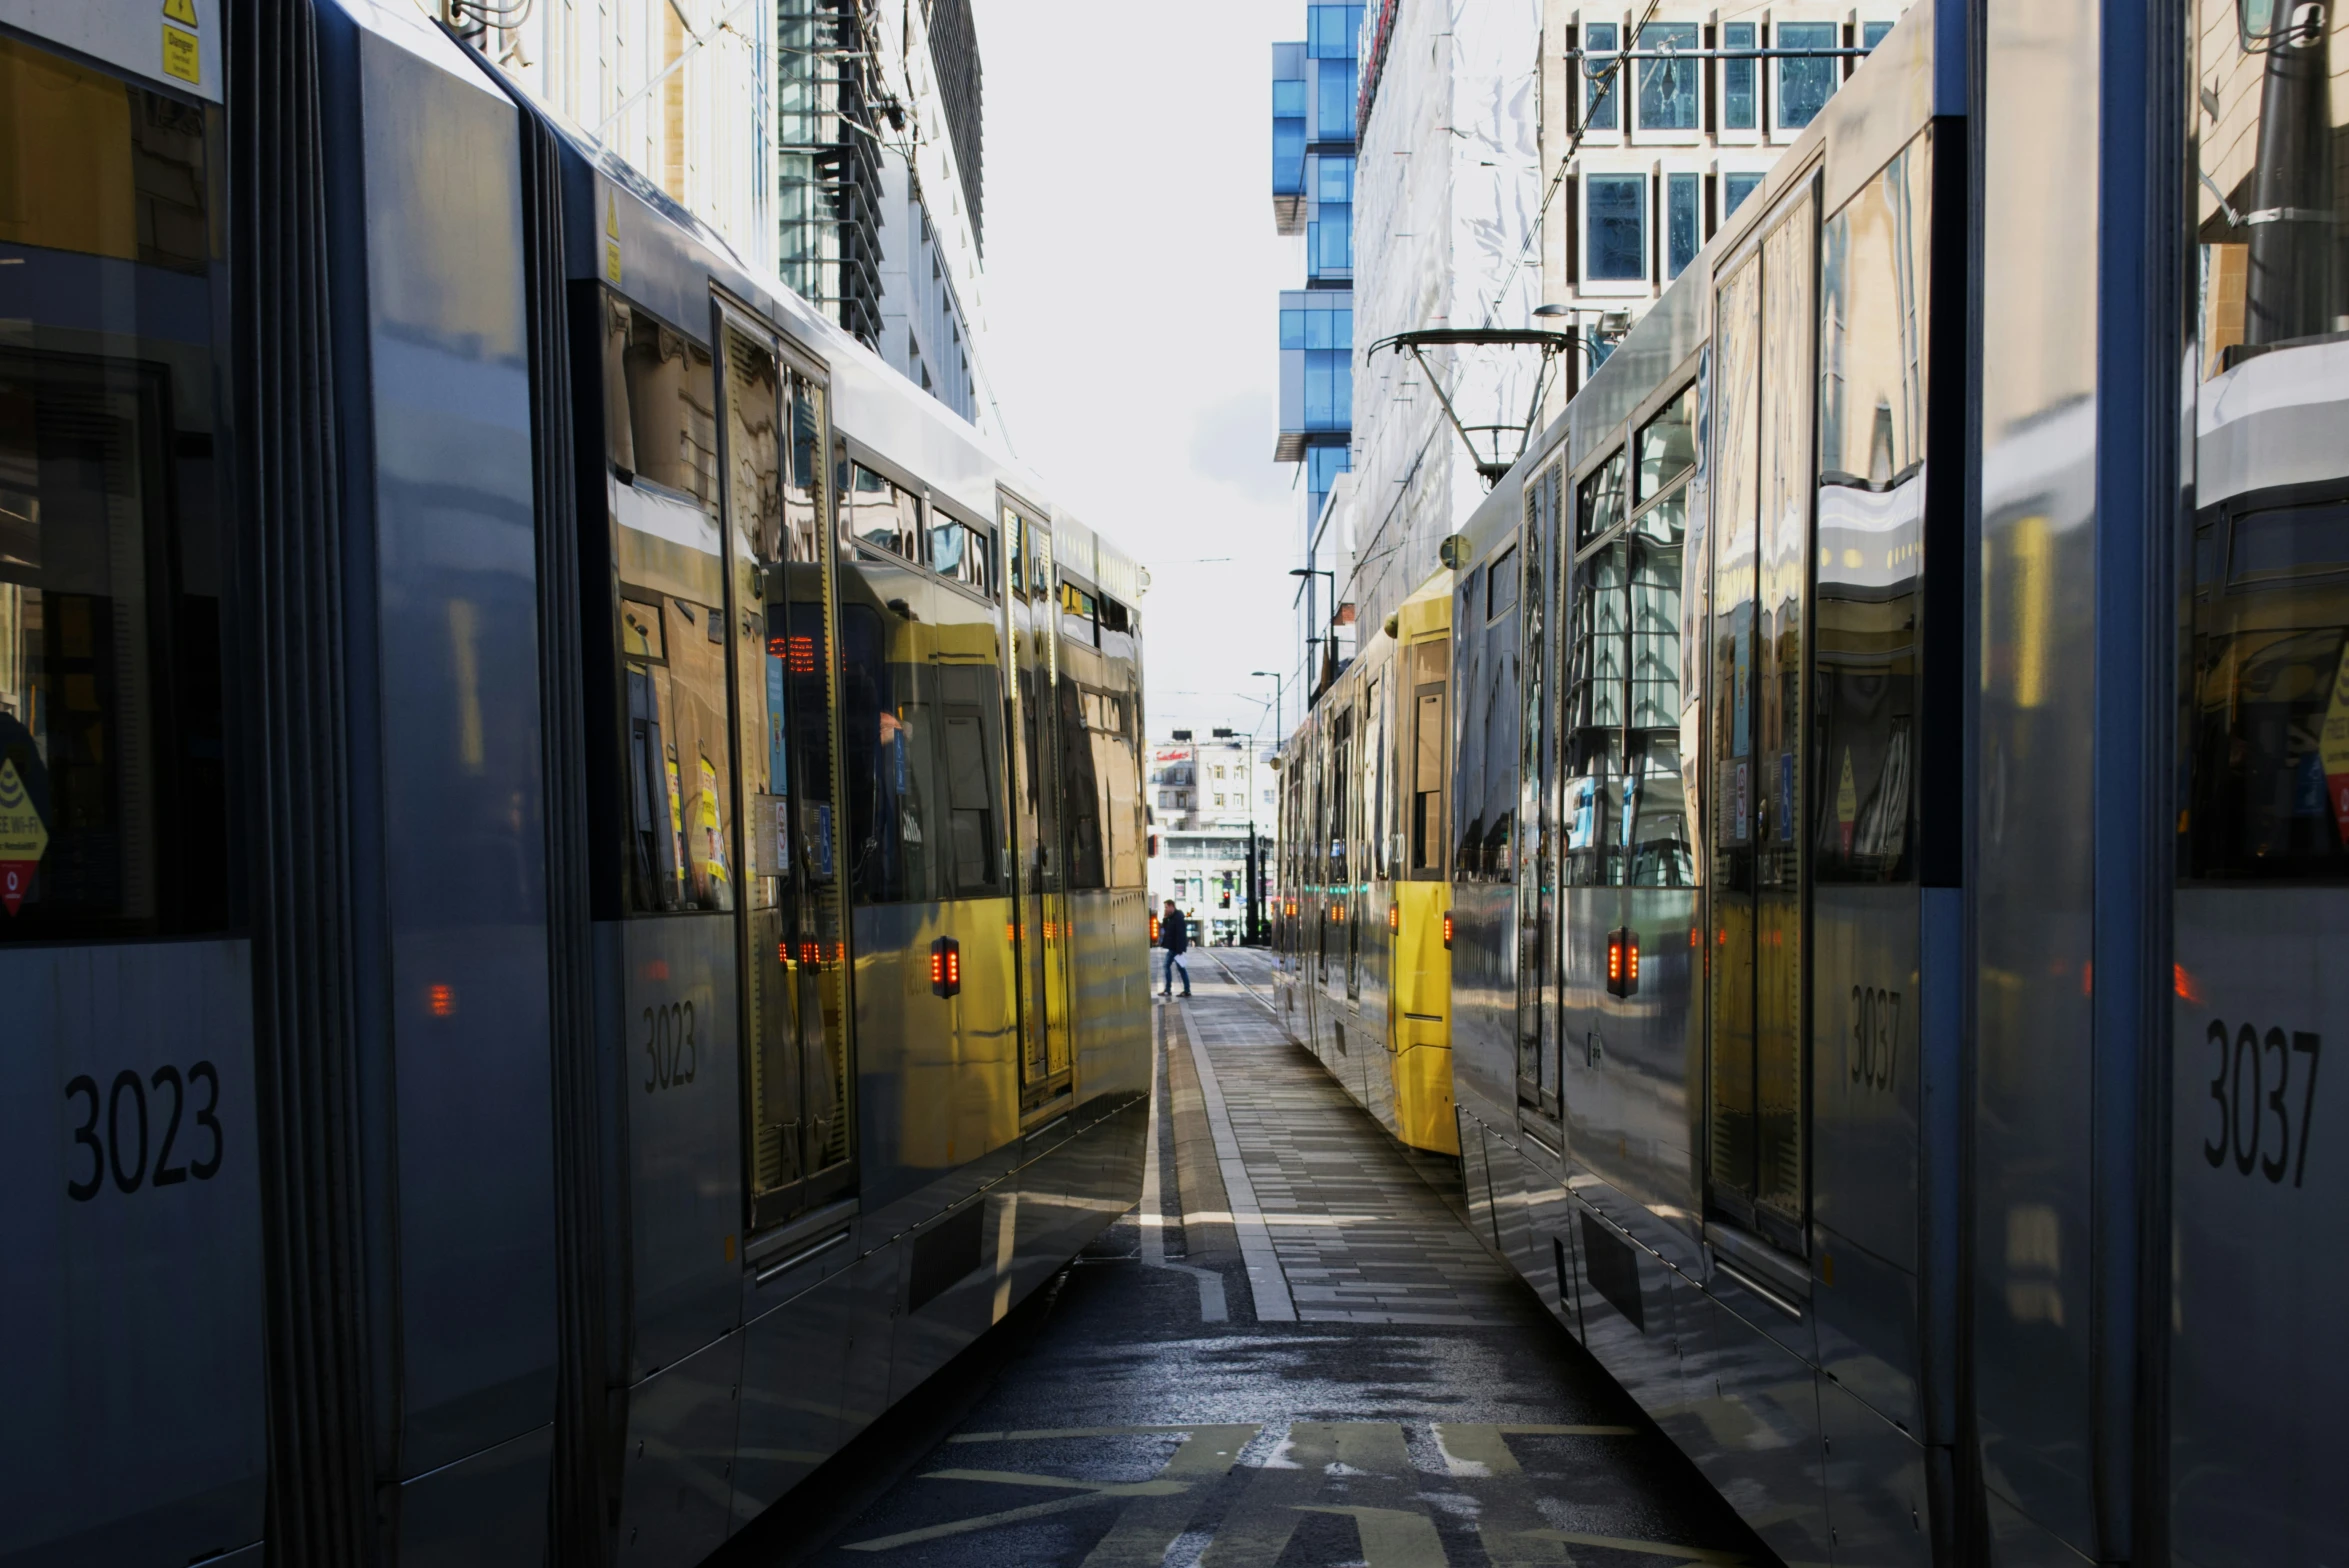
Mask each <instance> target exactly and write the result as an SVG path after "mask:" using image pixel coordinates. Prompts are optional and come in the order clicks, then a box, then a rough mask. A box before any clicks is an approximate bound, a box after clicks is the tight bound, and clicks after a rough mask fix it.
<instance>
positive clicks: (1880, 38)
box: [1860, 22, 1892, 49]
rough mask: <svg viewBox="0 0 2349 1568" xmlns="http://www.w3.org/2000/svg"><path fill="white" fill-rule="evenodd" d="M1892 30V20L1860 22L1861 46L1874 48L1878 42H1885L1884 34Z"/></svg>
mask: <svg viewBox="0 0 2349 1568" xmlns="http://www.w3.org/2000/svg"><path fill="white" fill-rule="evenodd" d="M1891 31H1892V24H1891V23H1890V22H1862V23H1861V24H1860V47H1861V48H1862V49H1874V48H1875V47H1876V46H1877V45H1878V44H1880V43H1882V42H1884V35H1885V34H1886V33H1889V32H1891Z"/></svg>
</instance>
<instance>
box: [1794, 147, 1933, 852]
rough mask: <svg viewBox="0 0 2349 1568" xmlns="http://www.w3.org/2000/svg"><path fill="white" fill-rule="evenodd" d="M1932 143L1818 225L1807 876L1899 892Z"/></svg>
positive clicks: (1912, 676) (1918, 534) (1912, 715)
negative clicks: (1894, 884)
mask: <svg viewBox="0 0 2349 1568" xmlns="http://www.w3.org/2000/svg"><path fill="white" fill-rule="evenodd" d="M1927 156H1928V152H1927V144H1926V143H1925V142H1924V141H1923V140H1922V139H1919V140H1917V141H1913V142H1911V143H1910V144H1909V145H1908V147H1906V148H1905V149H1903V150H1902V151H1901V152H1900V153H1899V154H1898V155H1897V156H1895V157H1894V158H1893V160H1892V161H1891V162H1890V163H1888V164H1887V165H1886V166H1885V167H1884V169H1883V171H1882V172H1881V173H1879V174H1878V175H1877V176H1876V177H1875V178H1873V179H1872V180H1870V181H1869V182H1868V183H1867V184H1866V185H1865V186H1863V187H1861V189H1860V190H1859V191H1858V192H1857V193H1856V194H1855V195H1854V196H1853V197H1852V199H1851V200H1850V201H1848V202H1846V203H1845V204H1844V205H1843V207H1842V208H1840V209H1839V210H1838V211H1837V212H1836V213H1835V214H1834V216H1832V217H1830V218H1829V219H1828V220H1827V222H1826V224H1825V225H1824V226H1823V227H1822V229H1821V231H1820V236H1819V243H1820V278H1819V330H1820V341H1819V495H1818V525H1817V526H1818V543H1817V564H1816V567H1815V573H1816V578H1817V590H1816V593H1817V597H1816V601H1815V605H1814V608H1813V611H1812V638H1813V648H1812V658H1813V661H1814V662H1813V673H1812V701H1811V720H1810V722H1811V725H1812V732H1813V733H1812V741H1811V756H1812V758H1813V762H1812V764H1811V765H1812V766H1813V767H1814V768H1816V769H1817V770H1818V774H1817V778H1816V784H1815V787H1814V788H1812V789H1811V790H1810V791H1809V797H1810V801H1809V808H1808V809H1809V815H1810V824H1811V825H1810V829H1809V833H1808V837H1809V841H1810V857H1811V874H1812V877H1813V879H1814V880H1815V881H1817V882H1820V883H1838V882H1891V881H1901V880H1906V879H1907V878H1908V877H1909V876H1910V875H1911V871H1912V868H1913V866H1914V864H1915V856H1914V854H1913V853H1912V849H1913V845H1914V841H1915V837H1916V833H1915V825H1914V820H1913V819H1914V817H1915V814H1916V810H1915V798H1916V783H1917V781H1916V777H1915V773H1916V769H1915V765H1914V757H1915V751H1916V733H1915V730H1916V701H1917V689H1916V685H1917V681H1916V677H1917V647H1916V624H1917V613H1918V590H1919V572H1920V569H1921V567H1922V565H1923V561H1924V547H1923V537H1924V536H1923V532H1922V530H1923V521H1924V519H1923V507H1924V476H1923V473H1922V468H1923V462H1924V441H1925V386H1926V382H1925V375H1926V365H1925V350H1926V346H1927V345H1926V339H1925V335H1924V330H1923V329H1924V323H1925V300H1926V294H1925V290H1926V287H1927V281H1928V280H1927V278H1926V266H1927V262H1928V255H1927V251H1926V240H1925V231H1926V213H1925V204H1926V201H1927V199H1928V192H1929V189H1930V187H1929V184H1928V182H1927V178H1926V160H1927Z"/></svg>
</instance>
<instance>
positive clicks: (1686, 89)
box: [1639, 22, 1704, 131]
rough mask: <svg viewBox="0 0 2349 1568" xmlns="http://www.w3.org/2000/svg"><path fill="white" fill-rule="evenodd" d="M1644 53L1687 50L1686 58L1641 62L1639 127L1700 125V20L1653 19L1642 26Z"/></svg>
mask: <svg viewBox="0 0 2349 1568" xmlns="http://www.w3.org/2000/svg"><path fill="white" fill-rule="evenodd" d="M1639 47H1640V51H1641V52H1642V53H1646V52H1648V51H1651V50H1653V51H1656V52H1658V53H1662V54H1667V55H1668V54H1672V53H1674V52H1676V51H1686V54H1687V58H1685V59H1662V60H1642V61H1640V62H1639V128H1640V129H1641V130H1643V131H1693V130H1695V129H1696V128H1697V82H1698V80H1699V79H1700V76H1701V73H1702V71H1703V69H1704V66H1703V62H1702V61H1701V60H1700V59H1699V58H1698V56H1697V24H1696V23H1694V22H1651V23H1649V24H1648V25H1647V26H1645V27H1643V28H1641V29H1640V30H1639Z"/></svg>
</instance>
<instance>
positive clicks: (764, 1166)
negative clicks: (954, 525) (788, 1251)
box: [721, 317, 853, 1230]
mask: <svg viewBox="0 0 2349 1568" xmlns="http://www.w3.org/2000/svg"><path fill="white" fill-rule="evenodd" d="M721 339H722V343H723V352H724V356H725V367H724V387H725V409H724V441H725V446H724V449H723V452H722V454H721V458H722V461H723V463H724V465H725V474H726V482H725V486H724V490H725V503H726V512H727V538H728V571H729V575H730V578H731V587H732V590H733V593H732V606H733V614H732V619H733V623H734V624H733V627H732V637H731V639H730V640H731V642H732V644H733V655H734V656H733V661H732V662H733V684H734V702H735V723H736V745H737V747H738V748H739V756H740V759H741V760H740V767H739V769H738V770H737V777H738V780H739V785H738V787H739V788H740V790H741V797H742V798H741V803H740V806H739V808H738V809H737V811H736V813H735V820H736V821H738V822H740V823H742V824H743V835H742V839H743V842H742V845H741V860H740V864H741V866H742V868H743V889H744V896H743V897H742V899H741V900H740V902H739V904H738V906H737V908H738V920H739V924H740V937H741V942H742V949H743V951H742V962H741V969H740V973H741V976H742V995H741V998H740V1005H741V1008H742V1018H743V1033H742V1038H743V1040H744V1042H745V1049H744V1053H743V1055H744V1072H745V1114H746V1118H747V1120H748V1122H749V1138H750V1176H751V1228H752V1229H753V1230H757V1229H760V1228H763V1227H765V1226H767V1225H771V1224H774V1223H777V1222H779V1221H781V1220H785V1219H788V1218H789V1217H790V1216H791V1215H793V1214H795V1213H797V1212H799V1211H800V1210H802V1209H806V1208H809V1207H811V1206H813V1205H814V1204H816V1203H820V1202H822V1201H824V1200H825V1199H827V1198H829V1197H831V1196H833V1195H834V1194H835V1193H837V1192H839V1191H840V1190H842V1189H844V1188H845V1187H847V1186H848V1185H849V1184H850V1182H851V1181H852V1180H853V1168H852V1166H851V1165H850V1163H849V1155H850V1152H851V1151H850V1146H849V1144H850V1140H849V1129H850V1127H851V1125H852V1123H853V1119H852V1117H851V1115H850V1106H849V1088H850V1084H849V1079H850V1074H849V1052H848V1039H847V1033H848V1017H849V1012H848V1005H847V1002H848V999H847V987H846V985H845V980H844V977H845V974H846V967H847V954H846V952H845V950H844V943H845V941H846V926H847V921H846V918H845V915H844V912H843V909H842V907H841V898H842V893H841V885H840V875H841V868H840V866H839V864H838V857H837V852H836V842H837V840H836V829H835V824H836V823H837V821H838V820H839V813H838V810H837V802H838V801H839V799H840V780H839V778H838V776H837V768H838V753H837V749H836V747H835V745H834V733H835V730H834V715H835V712H836V706H837V693H836V689H835V687H834V684H833V683H834V680H835V679H836V675H835V670H836V666H837V663H838V661H837V660H836V659H834V658H832V657H831V656H830V649H831V646H832V636H833V626H832V618H833V611H832V595H831V593H830V591H829V588H830V584H831V581H832V555H833V544H832V539H831V530H830V529H829V528H828V527H826V526H825V519H826V517H827V516H828V515H829V512H830V508H829V506H828V505H827V504H826V503H827V501H828V500H829V499H830V498H829V497H827V496H826V495H825V494H824V489H823V486H824V465H823V461H822V455H823V453H824V452H825V450H826V449H827V447H828V446H829V441H828V438H827V432H826V429H825V417H824V387H823V384H822V382H821V381H820V380H818V379H817V378H816V377H815V376H814V375H813V374H811V373H810V372H809V371H808V370H807V369H805V368H802V367H799V366H796V365H794V364H792V363H791V362H790V361H789V360H788V358H787V357H785V356H782V355H780V354H779V353H778V350H777V346H776V344H775V343H774V341H773V339H771V338H769V337H768V336H766V335H765V334H764V333H763V332H762V331H760V330H759V329H757V328H754V327H749V326H747V325H746V324H744V323H742V322H740V321H739V320H736V319H734V318H731V317H729V318H728V319H727V321H726V325H725V329H724V331H723V332H722V333H721Z"/></svg>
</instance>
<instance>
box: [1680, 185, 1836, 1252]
mask: <svg viewBox="0 0 2349 1568" xmlns="http://www.w3.org/2000/svg"><path fill="white" fill-rule="evenodd" d="M1816 234H1817V213H1816V205H1815V200H1814V197H1813V196H1812V195H1811V193H1810V192H1809V191H1807V190H1806V191H1805V192H1804V193H1803V194H1802V195H1801V196H1799V197H1797V198H1796V199H1795V200H1794V201H1792V202H1790V203H1789V204H1788V205H1787V207H1786V209H1785V210H1784V211H1783V212H1782V213H1781V214H1779V215H1778V216H1777V217H1776V218H1775V219H1774V220H1773V222H1772V226H1771V227H1770V228H1769V229H1768V230H1767V231H1766V232H1765V234H1764V236H1763V239H1762V242H1761V245H1760V247H1759V248H1758V249H1757V250H1756V251H1755V252H1753V253H1752V254H1750V255H1749V256H1748V257H1747V259H1746V260H1745V261H1744V262H1743V263H1742V264H1740V265H1739V266H1738V267H1737V269H1736V270H1735V271H1733V272H1732V273H1731V274H1730V275H1729V278H1728V281H1727V282H1726V283H1724V284H1723V285H1722V287H1721V291H1720V297H1719V300H1718V302H1717V306H1716V310H1715V322H1716V342H1717V343H1718V345H1719V350H1718V352H1719V361H1720V390H1719V392H1718V394H1717V395H1716V399H1715V407H1716V409H1717V414H1716V418H1715V421H1714V441H1715V448H1714V451H1715V468H1716V471H1717V473H1718V475H1719V478H1718V480H1717V481H1716V483H1717V485H1718V490H1717V492H1716V493H1717V494H1718V495H1719V497H1720V504H1719V506H1718V508H1717V509H1716V512H1715V518H1716V522H1715V528H1716V533H1715V542H1714V556H1713V619H1712V624H1711V630H1710V636H1711V642H1712V647H1711V658H1712V733H1711V734H1710V735H1709V736H1708V740H1709V742H1710V745H1711V749H1712V786H1713V796H1712V798H1713V811H1712V812H1711V814H1710V815H1711V820H1710V822H1709V823H1708V824H1707V840H1708V843H1707V851H1708V853H1709V855H1710V858H1711V861H1712V877H1711V882H1712V903H1711V912H1712V919H1711V922H1710V923H1711V926H1712V933H1711V935H1712V942H1713V955H1712V957H1713V962H1712V967H1711V979H1710V986H1709V989H1708V993H1707V997H1706V1011H1707V1015H1708V1023H1709V1026H1710V1027H1709V1035H1710V1040H1711V1059H1710V1063H1709V1069H1708V1072H1709V1086H1708V1100H1709V1102H1710V1103H1709V1106H1708V1111H1709V1114H1708V1118H1707V1122H1708V1138H1709V1143H1708V1154H1707V1161H1706V1179H1707V1188H1708V1194H1709V1198H1710V1201H1711V1203H1712V1205H1713V1206H1714V1208H1716V1209H1717V1210H1719V1211H1721V1212H1722V1213H1724V1214H1726V1215H1728V1216H1729V1217H1730V1218H1732V1219H1734V1220H1736V1221H1738V1222H1740V1223H1742V1224H1745V1225H1747V1226H1750V1227H1751V1228H1753V1229H1754V1230H1755V1231H1757V1232H1759V1233H1760V1234H1761V1235H1763V1236H1765V1237H1767V1238H1768V1239H1769V1240H1771V1241H1773V1242H1776V1243H1777V1244H1778V1245H1780V1246H1782V1247H1785V1248H1787V1249H1788V1250H1789V1251H1793V1252H1798V1253H1799V1252H1801V1251H1802V1250H1803V1220H1804V1212H1805V1203H1806V1191H1805V1160H1804V1132H1805V1130H1804V1094H1803V1086H1804V1074H1803V1011H1802V998H1803V983H1802V976H1803V905H1804V899H1803V882H1804V866H1803V838H1804V835H1803V832H1802V827H1801V824H1802V822H1803V820H1804V817H1803V792H1804V789H1805V785H1806V780H1805V778H1804V758H1803V747H1802V744H1801V735H1802V720H1803V714H1802V712H1801V707H1802V700H1803V669H1804V663H1805V650H1804V642H1805V632H1806V625H1805V617H1806V615H1807V612H1808V601H1809V582H1810V555H1809V551H1810V535H1811V510H1812V494H1813V492H1812V481H1811V467H1812V464H1811V408H1812V395H1813V394H1812V368H1813V355H1812V342H1813V330H1814V323H1815V320H1816V311H1815V308H1814V303H1813V299H1814V292H1815V290H1814V283H1813V277H1814V258H1815V253H1816V249H1817V246H1816Z"/></svg>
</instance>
